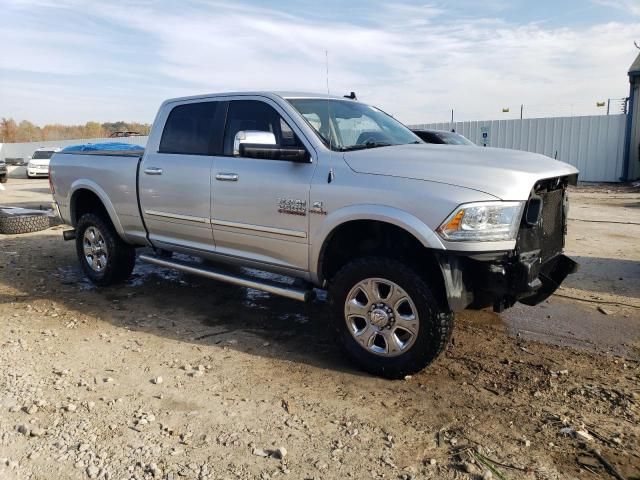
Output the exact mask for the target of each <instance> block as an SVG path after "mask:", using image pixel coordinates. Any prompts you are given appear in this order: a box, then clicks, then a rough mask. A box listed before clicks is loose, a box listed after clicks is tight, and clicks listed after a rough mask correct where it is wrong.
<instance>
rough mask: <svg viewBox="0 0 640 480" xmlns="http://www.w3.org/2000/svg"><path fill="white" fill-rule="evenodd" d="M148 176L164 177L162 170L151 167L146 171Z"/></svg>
mask: <svg viewBox="0 0 640 480" xmlns="http://www.w3.org/2000/svg"><path fill="white" fill-rule="evenodd" d="M144 173H146V174H147V175H162V169H161V168H159V167H149V168H145V169H144Z"/></svg>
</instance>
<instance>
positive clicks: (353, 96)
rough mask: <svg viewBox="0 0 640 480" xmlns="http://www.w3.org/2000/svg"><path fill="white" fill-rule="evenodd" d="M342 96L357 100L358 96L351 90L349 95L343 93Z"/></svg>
mask: <svg viewBox="0 0 640 480" xmlns="http://www.w3.org/2000/svg"><path fill="white" fill-rule="evenodd" d="M343 97H344V98H348V99H350V100H358V97H356V92H351V93H350V94H349V95H343Z"/></svg>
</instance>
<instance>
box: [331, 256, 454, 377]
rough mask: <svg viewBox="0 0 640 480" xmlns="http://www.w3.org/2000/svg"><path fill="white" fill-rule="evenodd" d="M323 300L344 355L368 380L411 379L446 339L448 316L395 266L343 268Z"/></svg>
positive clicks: (384, 262) (409, 273)
mask: <svg viewBox="0 0 640 480" xmlns="http://www.w3.org/2000/svg"><path fill="white" fill-rule="evenodd" d="M329 295H330V299H331V316H332V321H333V323H334V327H335V330H336V334H337V335H338V338H339V340H340V344H341V346H342V347H343V350H344V352H345V353H346V355H347V357H349V358H350V359H351V360H352V361H353V362H354V363H355V364H357V365H358V366H359V367H360V368H362V369H364V370H366V371H368V372H370V373H372V374H374V375H380V376H382V377H386V378H391V379H396V378H403V377H405V376H406V375H411V374H413V373H416V372H418V371H420V370H422V369H423V368H425V367H426V366H427V365H429V364H430V363H431V362H433V361H434V360H435V359H436V357H437V356H438V355H439V354H440V353H441V352H442V351H443V350H444V349H445V347H446V346H447V344H448V342H449V339H450V337H451V331H452V329H453V313H451V312H450V311H449V310H448V309H445V308H443V307H442V306H441V305H440V304H439V302H438V301H437V299H436V297H435V296H434V294H433V293H432V289H431V288H430V286H429V284H428V283H427V282H425V280H424V279H423V278H422V277H421V276H420V275H418V274H417V273H416V272H415V271H413V270H412V269H411V268H409V267H408V266H406V265H405V264H404V263H402V262H400V261H398V260H394V259H388V258H382V257H368V258H362V259H359V260H355V261H353V262H351V263H349V264H347V265H346V266H344V267H343V268H342V269H341V270H340V271H339V272H338V273H337V274H336V276H335V277H334V279H333V281H332V282H331V286H330V288H329Z"/></svg>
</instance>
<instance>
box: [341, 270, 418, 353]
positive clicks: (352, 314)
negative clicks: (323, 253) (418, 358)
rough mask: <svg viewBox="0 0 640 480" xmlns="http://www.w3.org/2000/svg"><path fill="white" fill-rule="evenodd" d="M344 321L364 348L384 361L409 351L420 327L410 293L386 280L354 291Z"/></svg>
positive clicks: (368, 282)
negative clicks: (386, 358)
mask: <svg viewBox="0 0 640 480" xmlns="http://www.w3.org/2000/svg"><path fill="white" fill-rule="evenodd" d="M344 318H345V321H346V322H347V327H348V328H349V332H351V335H352V336H353V338H355V339H356V341H357V342H358V344H359V345H360V346H361V347H362V348H364V349H365V350H367V351H369V352H371V353H375V354H377V355H381V356H384V357H394V356H397V355H400V354H402V353H404V352H406V351H407V350H409V349H410V348H411V346H412V345H413V343H414V342H415V340H416V338H417V336H418V328H419V323H420V322H419V319H418V310H417V309H416V306H415V304H414V303H413V300H411V297H409V295H408V294H407V292H405V291H404V290H403V289H402V288H400V286H398V285H397V284H395V283H394V282H391V281H389V280H385V279H383V278H367V279H366V280H362V281H361V282H359V283H357V284H356V285H355V286H354V287H353V288H352V289H351V291H350V292H349V294H348V295H347V299H346V301H345V305H344Z"/></svg>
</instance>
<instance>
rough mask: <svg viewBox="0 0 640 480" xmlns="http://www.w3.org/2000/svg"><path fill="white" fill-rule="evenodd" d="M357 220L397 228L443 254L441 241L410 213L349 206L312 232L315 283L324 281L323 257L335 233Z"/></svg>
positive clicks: (333, 214) (312, 263) (384, 208)
mask: <svg viewBox="0 0 640 480" xmlns="http://www.w3.org/2000/svg"><path fill="white" fill-rule="evenodd" d="M354 220H374V221H378V222H383V223H389V224H391V225H395V226H397V227H399V228H402V229H403V230H405V231H407V232H408V233H410V234H411V235H413V236H414V237H415V238H416V239H417V240H418V241H419V242H420V243H421V244H422V245H424V247H425V248H429V249H435V250H444V249H445V247H444V245H443V244H442V242H441V241H440V237H439V236H438V235H437V234H436V233H435V232H434V231H433V230H431V229H430V228H429V227H428V226H427V225H426V224H425V223H424V222H422V221H421V220H420V219H419V218H417V217H416V216H414V215H411V214H410V213H407V212H405V211H404V210H400V209H398V208H395V207H390V206H387V205H377V204H362V205H350V206H348V207H344V208H340V209H338V210H336V211H334V212H331V213H330V214H329V215H327V216H326V217H325V218H324V221H323V222H322V223H320V224H318V225H317V226H316V227H315V228H313V229H312V232H311V244H310V252H309V253H310V255H309V257H310V258H309V261H310V263H309V265H310V275H311V278H312V281H314V282H316V283H319V282H320V281H321V279H320V276H319V272H320V263H321V259H322V253H323V252H324V249H325V247H326V245H327V244H328V241H329V240H330V239H331V236H332V233H333V232H334V231H335V230H336V228H338V227H339V226H340V225H343V224H344V223H347V222H350V221H354Z"/></svg>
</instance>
